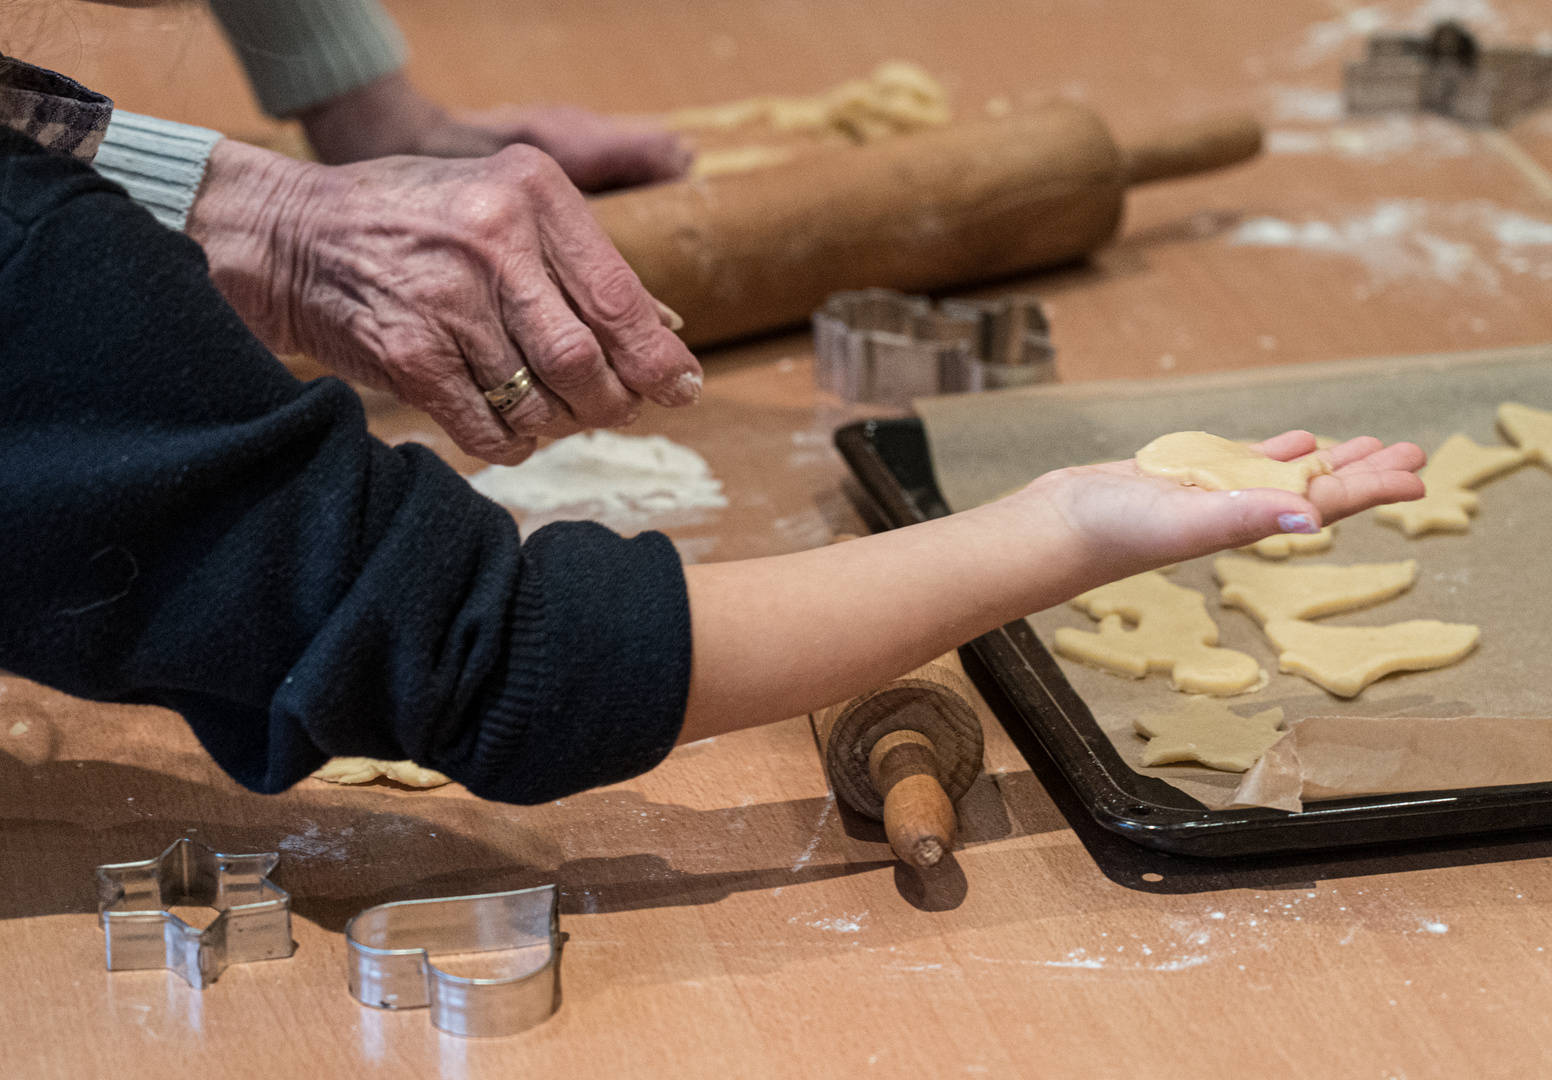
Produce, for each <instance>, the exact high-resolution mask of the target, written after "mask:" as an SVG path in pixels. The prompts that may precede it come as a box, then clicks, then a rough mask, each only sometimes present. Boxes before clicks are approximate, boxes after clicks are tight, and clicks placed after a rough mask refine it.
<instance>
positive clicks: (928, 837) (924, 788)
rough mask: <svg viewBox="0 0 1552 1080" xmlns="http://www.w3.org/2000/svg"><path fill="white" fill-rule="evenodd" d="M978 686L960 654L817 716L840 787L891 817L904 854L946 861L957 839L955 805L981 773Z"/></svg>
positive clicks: (873, 811)
mask: <svg viewBox="0 0 1552 1080" xmlns="http://www.w3.org/2000/svg"><path fill="white" fill-rule="evenodd" d="M974 693H975V691H974V690H972V689H971V687H970V681H969V680H968V679H967V678H965V674H964V669H963V668H962V667H960V665H959V657H958V656H957V655H956V654H955V653H948V654H947V655H944V656H940V657H938V659H936V660H934V661H932V662H931V663H929V664H924V665H923V666H921V667H919V668H917V669H916V670H915V671H912V672H910V673H908V674H906V675H902V676H901V677H900V678H898V679H895V680H893V681H892V682H889V683H886V684H885V685H884V686H881V687H879V688H878V689H877V690H874V691H872V692H871V693H868V694H863V695H862V696H861V697H857V698H853V699H852V700H851V701H848V702H846V703H845V704H842V705H832V706H830V707H829V708H828V709H824V710H822V711H821V712H818V713H815V714H814V716H813V722H814V735H815V737H816V738H817V739H818V740H819V756H820V757H821V758H822V759H823V761H824V766H825V773H826V774H827V775H828V776H829V779H830V789H831V790H832V791H834V792H835V795H836V797H837V798H840V799H844V800H845V801H846V804H847V805H848V806H850V807H851V808H852V809H854V810H856V811H857V812H858V813H860V814H863V815H865V816H867V817H870V818H872V819H874V820H875V821H882V822H883V823H884V833H885V835H887V836H888V837H889V846H890V847H892V848H894V851H895V854H896V855H898V856H900V858H901V859H903V860H905V861H906V862H908V863H910V864H911V865H912V866H917V867H928V866H932V865H934V864H936V863H937V862H938V860H939V859H941V858H942V857H943V853H944V852H946V851H948V850H950V849H951V848H952V847H953V846H954V834H955V833H956V832H957V831H958V819H957V818H956V816H955V814H954V803H956V802H958V801H959V799H960V798H962V797H963V796H964V794H965V792H967V791H969V790H970V785H971V784H973V783H975V778H976V777H977V776H979V775H980V774H981V758H982V754H983V751H984V749H985V743H984V739H983V736H982V732H981V721H980V719H979V718H978V717H977V716H976V713H975V706H974V705H972V704H971V701H972V700H973V695H974Z"/></svg>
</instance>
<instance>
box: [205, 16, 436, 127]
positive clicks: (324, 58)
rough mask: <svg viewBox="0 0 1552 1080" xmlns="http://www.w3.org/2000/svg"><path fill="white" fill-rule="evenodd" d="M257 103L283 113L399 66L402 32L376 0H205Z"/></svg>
mask: <svg viewBox="0 0 1552 1080" xmlns="http://www.w3.org/2000/svg"><path fill="white" fill-rule="evenodd" d="M210 8H211V10H212V11H213V12H214V13H215V16H216V19H217V20H219V21H220V23H221V28H222V29H223V30H224V31H225V32H226V37H227V40H228V41H230V42H231V43H232V48H233V49H234V50H236V52H237V57H238V59H239V60H241V61H242V65H243V67H244V68H245V69H246V70H247V72H248V81H249V83H251V84H252V86H253V92H254V93H255V94H256V95H257V96H258V99H259V105H260V106H262V107H263V109H264V111H265V112H266V113H268V114H269V115H270V116H274V117H287V116H292V115H294V114H295V113H297V112H299V111H301V110H302V109H305V108H307V107H308V106H309V105H317V104H318V103H319V102H323V101H328V100H329V99H330V98H333V97H337V96H339V95H340V94H343V93H344V92H345V91H347V90H354V89H355V88H356V87H358V86H365V85H366V84H367V83H369V82H372V81H373V80H374V79H380V78H382V77H383V76H384V75H388V74H391V73H393V72H395V71H398V70H399V69H400V68H402V67H403V66H404V60H405V57H406V55H407V50H406V49H405V45H404V36H403V35H402V34H401V33H399V28H398V27H397V26H396V25H394V21H393V19H392V17H391V16H389V14H388V13H387V12H386V11H384V10H383V8H382V5H381V4H379V3H378V2H377V0H211V3H210Z"/></svg>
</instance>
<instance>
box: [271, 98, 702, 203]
mask: <svg viewBox="0 0 1552 1080" xmlns="http://www.w3.org/2000/svg"><path fill="white" fill-rule="evenodd" d="M297 119H299V120H301V122H302V126H303V128H304V129H305V130H306V132H307V139H308V141H309V142H310V143H311V144H312V147H313V150H314V151H315V152H316V153H317V155H318V160H319V161H322V162H324V163H325V164H329V165H344V164H348V163H350V162H355V161H366V160H368V159H370V158H379V157H387V156H389V155H390V154H416V155H420V156H424V157H444V158H461V157H485V156H486V155H488V154H494V153H495V152H496V151H498V150H500V149H502V148H503V147H506V146H510V145H512V144H514V143H525V144H527V145H529V146H536V147H538V148H539V149H540V150H543V151H544V152H545V153H546V154H549V155H550V156H551V157H552V158H554V159H555V161H556V162H557V163H558V164H559V165H560V167H561V168H562V169H564V170H565V172H566V175H567V176H569V177H570V178H571V182H572V183H574V184H576V185H577V187H579V188H581V189H582V190H583V191H608V190H610V189H612V188H622V187H634V186H636V185H638V184H650V183H653V182H656V181H661V180H673V179H676V178H678V177H680V176H683V175H684V173H685V171H686V170H687V169H688V168H689V167H690V162H691V158H692V155H691V153H690V152H689V150H687V149H686V148H685V147H684V146H683V145H682V144H681V143H680V141H679V138H678V136H676V135H674V134H673V133H672V132H669V131H664V130H662V129H661V128H656V127H653V126H650V125H649V124H646V123H645V122H639V121H626V120H615V119H611V118H609V117H606V116H599V115H598V114H597V113H592V112H588V111H587V110H586V109H579V108H576V107H574V106H569V105H561V106H548V107H545V106H532V107H530V106H517V105H501V106H497V107H496V108H494V109H488V110H484V111H479V112H461V113H457V114H454V113H450V112H448V111H447V110H446V109H444V108H442V106H440V105H438V104H436V103H435V102H433V101H431V100H430V99H429V98H426V97H424V96H423V95H421V94H420V92H419V91H417V90H416V89H415V88H414V87H413V86H412V85H410V82H409V80H408V79H406V78H405V77H404V74H403V73H402V72H395V73H393V74H391V75H385V76H383V77H382V78H380V79H376V80H374V81H372V82H369V83H367V84H366V85H364V86H360V87H357V88H356V89H354V90H350V91H347V92H346V93H343V94H340V95H339V96H338V97H334V98H331V99H330V100H328V101H325V102H322V103H320V104H318V105H314V106H312V107H310V108H308V109H304V110H303V111H302V112H301V113H299V114H298V115H297Z"/></svg>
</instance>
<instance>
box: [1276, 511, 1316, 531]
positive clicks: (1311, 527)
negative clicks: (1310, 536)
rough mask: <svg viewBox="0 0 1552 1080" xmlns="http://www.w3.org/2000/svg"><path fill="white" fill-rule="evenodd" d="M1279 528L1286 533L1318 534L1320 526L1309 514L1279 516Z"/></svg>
mask: <svg viewBox="0 0 1552 1080" xmlns="http://www.w3.org/2000/svg"><path fill="white" fill-rule="evenodd" d="M1277 527H1278V528H1279V529H1281V530H1282V531H1283V532H1285V533H1318V532H1319V531H1320V526H1319V525H1316V524H1315V519H1314V518H1312V517H1310V516H1309V515H1308V514H1278V515H1277Z"/></svg>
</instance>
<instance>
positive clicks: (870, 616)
mask: <svg viewBox="0 0 1552 1080" xmlns="http://www.w3.org/2000/svg"><path fill="white" fill-rule="evenodd" d="M685 577H686V581H687V583H688V585H689V591H690V612H691V625H692V627H693V640H694V663H693V668H692V675H691V681H690V698H689V704H688V707H687V710H686V715H685V726H684V731H683V734H682V735H681V736H680V738H681V741H684V742H689V741H693V740H695V739H702V738H705V737H707V736H709V735H716V734H719V733H721V732H725V731H730V730H736V729H738V728H744V727H752V726H754V725H757V724H763V723H768V722H771V721H774V720H780V719H784V718H786V717H789V716H797V715H800V714H802V713H806V712H811V711H813V710H815V709H818V708H821V707H823V706H825V705H829V704H833V703H834V702H837V701H842V700H845V699H846V698H848V697H851V696H853V695H855V694H859V693H862V692H865V691H867V690H870V689H872V688H873V687H875V686H877V685H879V684H880V683H882V682H884V681H886V680H887V679H890V678H893V677H895V676H897V675H900V674H902V673H904V672H906V671H909V670H910V669H911V668H913V667H917V666H919V665H921V664H924V663H926V662H927V661H928V660H931V659H932V658H933V657H935V656H939V655H941V654H942V653H944V652H947V651H948V650H949V649H952V648H955V647H957V646H959V645H961V644H963V643H964V642H966V641H969V640H970V639H972V638H974V637H977V636H979V635H981V634H983V633H986V632H987V631H989V630H992V629H994V628H995V627H998V626H1001V625H1002V624H1003V623H1006V622H1009V621H1011V620H1013V619H1017V618H1020V617H1021V616H1024V615H1028V614H1030V613H1031V612H1034V611H1039V610H1042V609H1044V608H1047V607H1050V606H1052V605H1053V604H1057V603H1060V602H1062V601H1063V600H1066V599H1069V598H1070V597H1072V596H1074V595H1076V594H1077V593H1078V592H1081V591H1082V590H1083V589H1086V588H1089V587H1092V586H1093V585H1095V584H1098V583H1099V581H1100V580H1103V577H1104V574H1103V571H1102V570H1101V569H1099V568H1097V567H1095V566H1094V565H1093V560H1092V559H1090V558H1088V557H1087V555H1086V553H1085V552H1084V551H1083V550H1081V548H1080V546H1079V545H1078V543H1077V541H1076V540H1075V539H1074V537H1073V534H1072V533H1071V531H1070V530H1069V529H1067V527H1066V526H1065V523H1064V522H1063V520H1062V518H1061V516H1060V515H1059V514H1057V513H1055V512H1054V511H1053V509H1052V507H1051V504H1050V503H1049V502H1046V501H1045V500H1043V499H1039V498H1012V499H1004V500H1002V501H1000V502H996V503H992V504H990V505H987V506H983V507H980V508H978V509H975V510H970V511H967V512H965V513H962V514H955V515H953V516H952V517H947V518H940V519H938V520H936V521H930V522H926V523H924V524H921V525H915V526H912V527H910V528H908V529H898V530H895V531H893V532H886V533H881V534H879V535H876V536H870V537H865V538H863V539H861V540H857V541H853V542H851V543H846V544H837V545H834V546H831V547H826V548H819V549H816V550H813V551H804V552H799V553H797V554H793V555H782V556H777V557H774V558H768V559H758V560H753V561H749V562H736V563H720V564H718V563H713V564H708V565H701V566H691V567H687V568H686V570H685Z"/></svg>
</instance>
